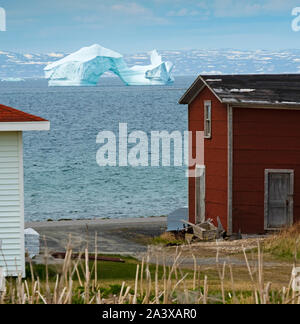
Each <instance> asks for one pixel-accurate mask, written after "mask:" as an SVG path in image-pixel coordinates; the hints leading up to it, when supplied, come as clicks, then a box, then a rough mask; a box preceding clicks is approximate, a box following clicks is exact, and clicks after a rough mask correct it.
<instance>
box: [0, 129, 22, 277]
mask: <svg viewBox="0 0 300 324" xmlns="http://www.w3.org/2000/svg"><path fill="white" fill-rule="evenodd" d="M22 155H23V152H22V134H21V133H20V132H0V241H1V242H2V249H1V251H0V267H1V268H4V270H5V273H6V275H8V276H16V275H19V274H22V275H23V276H24V203H23V156H22Z"/></svg>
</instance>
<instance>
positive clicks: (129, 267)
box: [26, 255, 192, 283]
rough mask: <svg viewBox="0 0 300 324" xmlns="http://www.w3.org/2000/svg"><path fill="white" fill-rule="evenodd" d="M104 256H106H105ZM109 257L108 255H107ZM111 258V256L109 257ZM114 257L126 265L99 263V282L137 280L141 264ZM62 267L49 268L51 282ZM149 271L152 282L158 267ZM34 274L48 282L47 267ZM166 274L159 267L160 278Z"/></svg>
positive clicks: (28, 276)
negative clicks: (137, 272) (138, 268)
mask: <svg viewBox="0 0 300 324" xmlns="http://www.w3.org/2000/svg"><path fill="white" fill-rule="evenodd" d="M103 256H104V255H103ZM106 256H107V255H106ZM109 257H111V255H110V256H109ZM113 257H120V258H122V259H123V260H124V261H125V263H117V262H104V261H98V262H97V276H98V279H99V280H102V281H116V282H120V283H122V282H123V281H131V280H135V277H136V269H137V265H138V264H139V265H141V262H140V261H138V260H136V259H134V258H132V257H122V256H113ZM89 268H90V271H91V279H94V275H95V273H94V262H93V261H90V262H89ZM78 269H79V273H80V276H81V278H83V276H84V271H83V269H84V260H82V266H79V267H78ZM61 270H62V266H60V265H49V266H48V273H49V277H48V278H49V280H50V281H55V280H56V276H57V274H59V273H61ZM149 270H150V272H151V277H152V280H154V279H155V276H154V274H155V271H156V265H150V266H149ZM33 273H34V276H35V278H37V277H39V279H40V280H42V281H44V280H46V266H45V265H33ZM183 273H184V274H186V273H189V274H190V278H192V271H191V270H183ZM163 274H164V268H163V266H159V267H158V276H159V278H162V276H163ZM26 277H27V278H31V271H30V265H29V264H26ZM77 279H78V278H77V276H76V275H75V276H74V280H75V281H76V280H77Z"/></svg>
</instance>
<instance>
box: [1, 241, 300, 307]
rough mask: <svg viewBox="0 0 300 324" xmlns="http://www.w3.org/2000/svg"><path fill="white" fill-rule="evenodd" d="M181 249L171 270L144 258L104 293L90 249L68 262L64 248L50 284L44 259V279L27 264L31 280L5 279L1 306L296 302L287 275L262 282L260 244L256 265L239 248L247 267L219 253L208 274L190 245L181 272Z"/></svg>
mask: <svg viewBox="0 0 300 324" xmlns="http://www.w3.org/2000/svg"><path fill="white" fill-rule="evenodd" d="M182 251H183V249H182V248H177V249H176V251H175V253H174V261H173V264H172V265H170V266H167V265H166V263H163V265H162V267H161V266H160V265H159V264H158V262H157V263H156V264H154V265H152V264H150V256H147V257H145V258H144V259H143V260H142V262H141V263H139V264H137V265H136V274H135V280H129V281H128V282H125V281H123V282H122V283H121V285H120V286H119V287H117V286H114V287H111V291H110V293H109V294H108V292H107V288H105V287H103V285H102V282H101V279H99V277H98V271H99V270H98V269H97V266H98V263H97V262H96V261H95V263H92V264H91V262H89V258H88V256H89V253H88V249H86V250H85V251H84V253H83V254H84V255H85V259H84V260H82V259H81V256H79V258H78V259H77V260H72V258H71V256H72V250H71V249H70V248H68V249H67V253H66V257H65V259H64V263H63V265H62V269H61V271H60V273H57V275H56V278H55V280H54V281H51V280H50V279H49V267H48V264H47V260H46V265H45V267H46V278H45V280H43V281H42V280H41V279H40V278H38V277H36V276H35V274H34V270H33V266H32V265H30V268H31V278H28V279H26V280H22V279H21V278H17V279H10V280H8V281H7V285H6V290H5V292H3V293H2V294H1V296H0V304H75V303H77V304H78V303H81V304H107V303H109V304H137V303H141V304H170V303H171V304H181V303H184V304H209V303H220V304H243V303H247V304H272V303H274V304H300V294H297V293H296V292H294V291H293V290H292V279H293V278H291V277H290V278H288V277H287V278H286V279H287V281H286V283H285V284H284V283H283V282H281V284H280V283H276V287H275V286H274V287H273V284H272V282H271V280H270V281H267V280H266V278H267V279H269V276H268V275H267V271H265V270H264V261H263V252H262V251H261V246H260V243H259V242H258V245H257V256H256V257H257V259H256V263H255V264H252V263H251V262H250V261H249V260H248V258H249V256H248V255H247V253H246V249H243V255H244V259H245V262H246V266H245V267H244V268H242V267H239V268H238V272H237V269H236V268H235V267H234V266H232V265H231V264H230V261H228V262H224V263H220V262H219V251H217V255H216V265H215V267H214V269H209V270H207V272H206V271H205V270H204V269H201V268H200V267H199V266H198V265H197V259H196V256H195V255H194V253H193V250H192V247H190V251H191V254H192V256H193V259H194V266H193V270H190V271H184V270H183V269H182V268H181V267H180V263H181V258H182ZM95 254H96V255H97V251H95ZM157 260H158V256H157ZM117 266H118V265H116V267H117ZM100 271H101V269H100ZM270 279H272V278H270Z"/></svg>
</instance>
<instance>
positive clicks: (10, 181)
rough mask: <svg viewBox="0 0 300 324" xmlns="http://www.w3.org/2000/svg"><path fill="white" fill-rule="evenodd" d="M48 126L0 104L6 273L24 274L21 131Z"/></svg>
mask: <svg viewBox="0 0 300 324" xmlns="http://www.w3.org/2000/svg"><path fill="white" fill-rule="evenodd" d="M49 129H50V122H49V121H47V120H45V119H42V118H40V117H37V116H33V115H29V114H27V113H24V112H22V111H19V110H16V109H13V108H10V107H6V106H3V105H0V268H2V270H3V271H4V273H5V275H6V276H18V275H20V274H21V275H22V276H23V277H24V276H25V248H24V185H23V139H22V134H23V132H24V131H48V130H49ZM33 158H34V157H33Z"/></svg>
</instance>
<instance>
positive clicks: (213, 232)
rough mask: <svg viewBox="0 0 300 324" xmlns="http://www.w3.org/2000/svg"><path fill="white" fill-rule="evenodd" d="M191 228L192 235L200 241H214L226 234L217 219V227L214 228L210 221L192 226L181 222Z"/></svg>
mask: <svg viewBox="0 0 300 324" xmlns="http://www.w3.org/2000/svg"><path fill="white" fill-rule="evenodd" d="M182 222H184V223H185V224H187V225H189V226H190V228H192V231H193V235H194V236H195V237H196V238H197V239H199V240H201V241H215V240H218V239H220V238H224V236H226V232H225V230H224V228H223V226H222V224H221V222H220V220H219V219H218V223H219V226H218V227H216V226H215V225H214V224H213V221H212V220H211V219H208V220H206V221H205V222H202V223H198V224H192V223H190V222H186V221H182Z"/></svg>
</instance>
